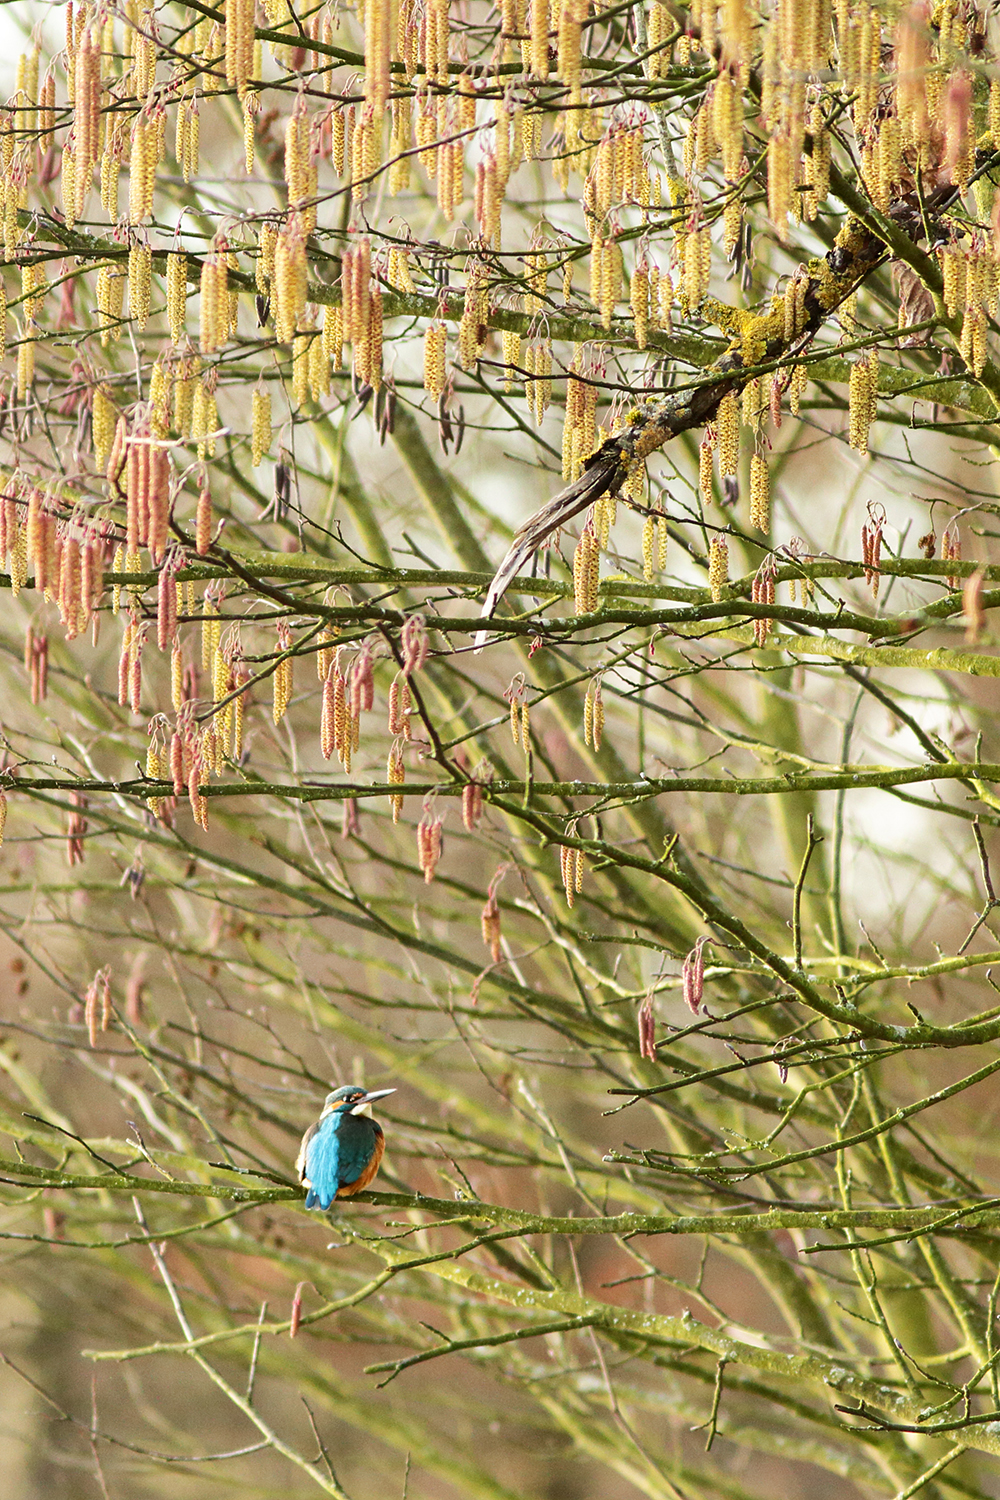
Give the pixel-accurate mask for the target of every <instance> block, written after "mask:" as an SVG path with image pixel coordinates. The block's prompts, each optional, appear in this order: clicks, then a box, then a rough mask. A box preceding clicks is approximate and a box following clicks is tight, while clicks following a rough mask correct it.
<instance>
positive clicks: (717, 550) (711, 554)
mask: <svg viewBox="0 0 1000 1500" xmlns="http://www.w3.org/2000/svg"><path fill="white" fill-rule="evenodd" d="M728 584H729V544H728V543H727V541H726V539H725V537H724V536H718V535H716V536H713V538H712V540H711V542H710V543H709V548H708V587H709V591H710V592H711V595H712V599H713V602H714V603H716V604H718V602H719V600H720V599H721V598H722V595H723V592H724V590H725V589H726V588H727V586H728Z"/></svg>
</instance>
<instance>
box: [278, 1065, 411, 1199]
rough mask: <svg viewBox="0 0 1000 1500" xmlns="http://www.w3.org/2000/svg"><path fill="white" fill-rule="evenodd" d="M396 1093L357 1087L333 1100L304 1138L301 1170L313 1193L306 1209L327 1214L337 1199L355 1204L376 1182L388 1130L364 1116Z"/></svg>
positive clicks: (330, 1098) (338, 1093) (335, 1094)
mask: <svg viewBox="0 0 1000 1500" xmlns="http://www.w3.org/2000/svg"><path fill="white" fill-rule="evenodd" d="M395 1092H396V1090H395V1089H375V1090H374V1091H372V1092H371V1093H369V1092H368V1091H367V1090H366V1089H363V1088H360V1087H359V1086H358V1085H357V1084H354V1083H348V1084H345V1085H344V1087H343V1088H339V1089H334V1091H333V1093H332V1094H327V1096H326V1103H325V1104H324V1105H323V1113H322V1114H321V1115H320V1117H319V1119H318V1120H317V1121H316V1123H315V1124H314V1125H310V1126H309V1129H308V1130H307V1131H306V1133H305V1135H304V1136H303V1137H302V1145H301V1146H300V1147H299V1154H298V1159H297V1160H296V1163H295V1170H296V1171H297V1172H298V1174H299V1181H300V1182H301V1183H303V1184H304V1185H305V1186H306V1187H307V1188H308V1190H309V1191H308V1192H307V1193H306V1208H323V1209H327V1208H329V1207H330V1204H331V1203H332V1202H333V1200H334V1198H350V1197H352V1196H353V1195H354V1194H355V1193H360V1192H361V1190H362V1188H366V1187H367V1186H368V1184H369V1183H370V1182H371V1181H372V1180H373V1178H374V1176H375V1173H376V1172H377V1171H378V1168H379V1162H380V1161H381V1160H382V1153H383V1151H384V1150H385V1136H384V1135H383V1134H382V1127H381V1125H379V1123H378V1122H377V1121H376V1120H373V1119H372V1117H371V1115H366V1114H364V1113H363V1111H364V1110H366V1109H367V1108H368V1106H369V1104H374V1102H375V1100H376V1099H385V1098H386V1097H387V1096H388V1095H389V1094H394V1093H395Z"/></svg>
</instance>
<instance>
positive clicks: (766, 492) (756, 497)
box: [750, 453, 771, 535]
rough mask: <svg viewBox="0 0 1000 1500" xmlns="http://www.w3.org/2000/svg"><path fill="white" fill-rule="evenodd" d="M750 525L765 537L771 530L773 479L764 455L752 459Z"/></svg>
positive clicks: (756, 454) (757, 455)
mask: <svg viewBox="0 0 1000 1500" xmlns="http://www.w3.org/2000/svg"><path fill="white" fill-rule="evenodd" d="M750 525H751V526H755V527H756V528H757V530H758V531H762V532H764V533H765V535H766V534H767V533H768V532H769V531H770V529H771V477H770V474H769V472H768V467H767V460H766V459H765V458H764V455H763V454H762V453H754V454H752V455H751V458H750Z"/></svg>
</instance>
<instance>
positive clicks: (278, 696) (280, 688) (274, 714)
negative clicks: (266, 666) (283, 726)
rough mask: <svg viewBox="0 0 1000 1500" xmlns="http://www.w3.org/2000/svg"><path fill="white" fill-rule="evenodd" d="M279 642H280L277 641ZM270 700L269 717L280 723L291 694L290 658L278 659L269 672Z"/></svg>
mask: <svg viewBox="0 0 1000 1500" xmlns="http://www.w3.org/2000/svg"><path fill="white" fill-rule="evenodd" d="M279 644H280V643H279ZM271 684H272V694H273V696H272V702H271V718H272V719H273V720H274V722H275V724H280V722H281V720H282V719H283V718H284V716H285V714H286V712H287V710H288V704H289V701H290V699H291V696H292V659H291V657H285V659H284V660H283V661H280V662H279V663H278V665H277V666H276V667H275V669H274V671H273V673H272V674H271Z"/></svg>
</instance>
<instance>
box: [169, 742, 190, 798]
mask: <svg viewBox="0 0 1000 1500" xmlns="http://www.w3.org/2000/svg"><path fill="white" fill-rule="evenodd" d="M170 774H171V776H172V777H173V780H174V796H175V797H180V796H181V795H182V794H183V791H184V786H185V782H186V780H187V778H186V777H185V775H184V736H183V735H182V734H181V732H180V730H178V729H175V730H174V733H173V736H172V738H171V741H170Z"/></svg>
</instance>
